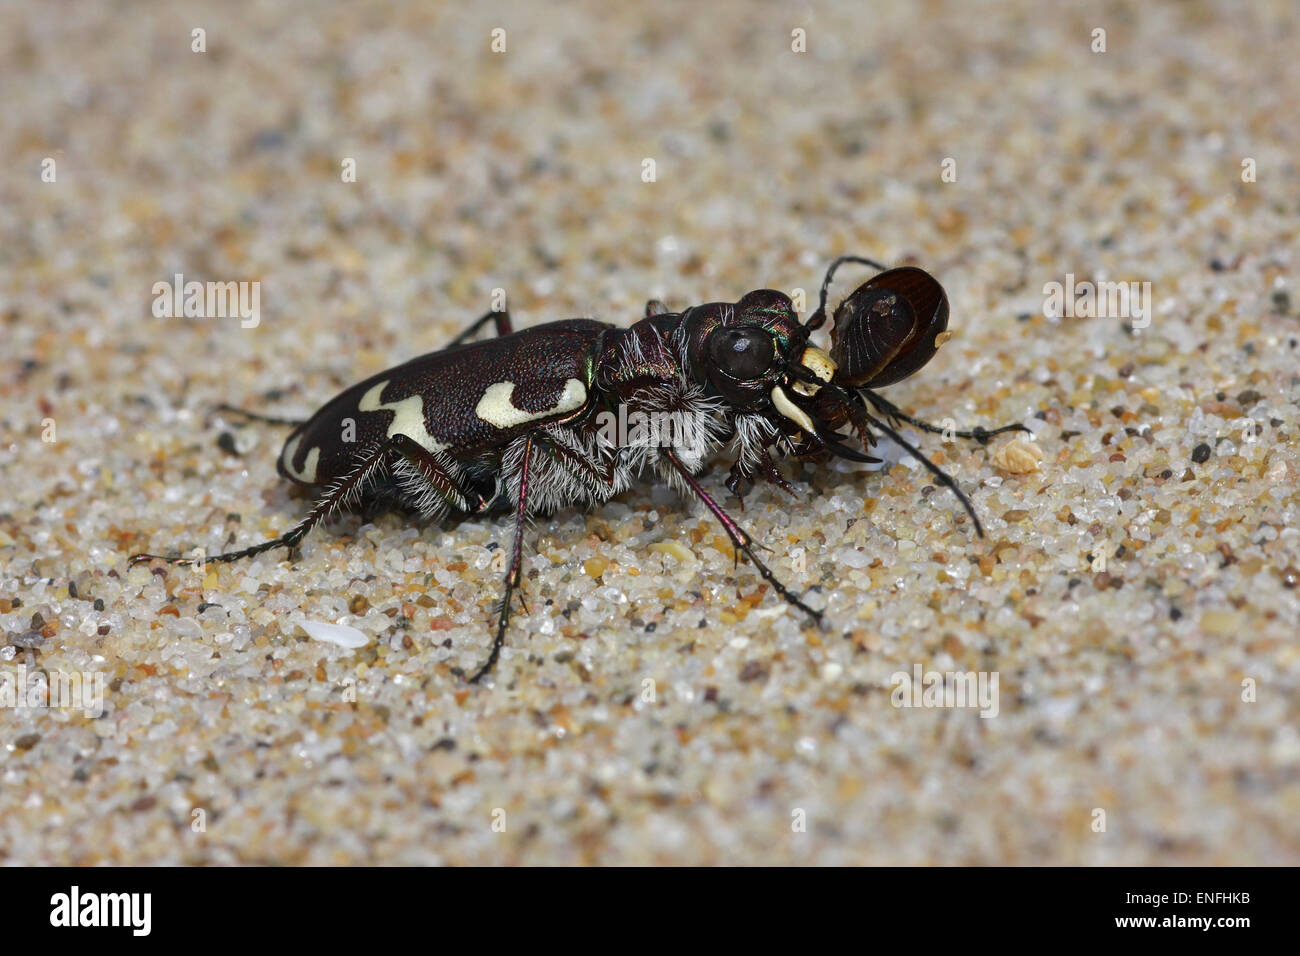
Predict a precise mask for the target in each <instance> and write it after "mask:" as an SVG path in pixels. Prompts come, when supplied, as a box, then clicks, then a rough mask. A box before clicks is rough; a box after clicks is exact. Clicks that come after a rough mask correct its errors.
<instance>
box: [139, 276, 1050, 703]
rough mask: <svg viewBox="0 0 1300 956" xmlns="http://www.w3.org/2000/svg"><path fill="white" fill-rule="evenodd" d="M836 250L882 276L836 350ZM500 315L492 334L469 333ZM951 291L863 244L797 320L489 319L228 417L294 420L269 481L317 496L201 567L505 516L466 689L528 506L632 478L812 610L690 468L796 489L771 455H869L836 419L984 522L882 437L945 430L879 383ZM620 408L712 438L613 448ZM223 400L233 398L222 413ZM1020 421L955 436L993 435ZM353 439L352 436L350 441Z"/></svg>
mask: <svg viewBox="0 0 1300 956" xmlns="http://www.w3.org/2000/svg"><path fill="white" fill-rule="evenodd" d="M846 262H854V263H860V264H863V265H867V266H871V267H872V268H875V269H879V270H882V271H881V272H880V274H878V275H876V276H875V277H874V278H872V279H870V280H868V281H867V282H866V283H864V284H863V285H861V286H859V287H858V289H857V290H856V291H854V292H853V293H852V294H851V295H850V296H848V297H847V298H846V299H845V300H844V301H843V302H842V303H841V304H840V305H839V307H838V308H836V310H835V312H834V315H833V322H832V326H831V330H830V338H831V351H830V354H827V353H826V352H824V351H822V350H821V349H820V348H817V347H816V346H813V345H811V344H809V337H810V336H811V334H812V333H813V332H814V331H816V330H817V329H819V328H820V327H821V326H822V325H824V324H825V322H826V295H827V290H828V289H829V288H830V284H831V280H832V278H833V277H834V275H835V271H836V269H838V268H839V267H840V266H841V265H842V264H844V263H846ZM489 322H493V323H495V325H496V330H497V333H498V337H497V338H491V339H484V340H480V341H470V340H471V339H472V338H473V336H474V334H475V333H476V332H477V331H478V330H479V329H481V328H482V327H483V326H485V325H487V324H488V323H489ZM947 327H948V298H947V296H946V295H945V293H944V291H943V287H942V286H940V285H939V283H938V282H937V281H936V280H935V279H934V278H933V277H932V276H931V275H930V274H929V273H927V272H925V271H923V270H921V269H917V268H914V267H910V266H907V267H902V268H896V269H889V270H885V267H884V266H882V265H880V264H878V263H876V262H873V261H871V260H870V259H863V258H860V257H857V256H842V257H840V258H839V259H836V260H835V261H834V262H833V263H832V264H831V266H830V268H829V269H828V270H827V272H826V277H825V279H824V280H823V282H822V287H821V297H820V300H819V303H818V306H817V310H816V311H815V312H813V314H812V315H811V316H810V317H809V319H808V321H807V322H806V323H804V324H800V322H799V319H798V317H797V316H796V314H795V312H794V309H793V306H792V303H791V301H790V299H789V298H788V297H787V296H786V295H784V294H783V293H781V292H776V291H773V290H771V289H760V290H758V291H755V292H750V293H749V294H748V295H746V296H744V297H743V298H741V299H740V301H739V302H735V303H731V302H712V303H709V304H707V305H698V306H694V307H691V308H688V309H687V310H686V311H684V312H681V313H671V312H669V311H668V310H667V308H666V307H665V306H664V305H663V304H662V303H660V302H657V301H651V302H650V303H649V304H648V305H647V306H646V314H645V318H644V319H642V320H641V321H639V322H637V323H636V324H634V325H633V326H631V327H630V328H627V329H622V328H618V327H616V326H613V325H609V324H607V323H604V322H598V321H595V320H592V319H568V320H564V321H559V322H548V323H545V324H543V325H538V326H534V327H532V328H528V329H523V330H521V331H518V332H515V331H514V330H513V329H512V328H511V324H510V316H509V313H507V312H489V313H488V314H487V315H485V316H483V317H482V318H481V319H479V320H478V321H477V322H475V323H474V324H473V325H471V326H470V327H469V328H468V329H466V330H465V331H464V332H463V333H461V334H460V335H459V336H457V337H456V339H454V340H453V341H452V342H451V344H450V345H448V346H447V347H446V348H444V349H442V350H440V351H437V352H431V353H429V354H428V355H423V356H421V357H419V358H417V359H413V360H411V361H410V362H407V363H406V364H404V365H399V366H397V367H396V368H393V369H390V370H388V371H386V372H381V373H380V374H378V375H375V376H373V377H371V378H369V379H367V380H365V381H364V382H361V383H360V384H358V385H354V386H352V387H351V388H349V389H347V390H346V391H345V392H343V393H342V394H340V395H338V396H337V397H336V398H334V399H333V400H331V401H330V402H329V403H327V404H326V405H325V406H324V407H323V408H321V409H320V411H318V412H316V414H314V415H312V416H311V417H310V418H308V419H307V420H306V421H289V420H285V419H276V418H269V417H267V416H262V415H254V414H251V413H248V412H242V411H241V410H239V409H230V410H232V411H236V412H240V413H241V414H244V415H246V416H248V417H249V418H253V419H257V420H261V421H267V422H272V423H277V424H287V425H293V426H294V430H293V432H292V434H290V436H289V438H288V440H287V441H286V442H285V445H284V449H283V450H282V451H281V453H280V459H279V463H278V468H279V471H280V474H281V475H282V476H284V477H285V478H287V479H289V480H290V481H293V482H296V483H297V484H300V485H305V486H308V487H311V488H316V489H323V491H322V494H321V497H320V499H319V500H318V502H317V504H316V505H315V507H313V508H312V510H311V511H310V512H309V513H308V514H307V516H306V517H305V518H303V519H302V521H300V522H299V523H298V524H297V525H296V526H295V527H294V528H293V529H292V530H290V531H289V532H287V533H286V534H284V535H281V536H280V537H278V538H275V539H272V540H270V541H265V542H263V543H262V544H258V545H254V546H253V547H250V548H244V549H243V550H241V551H231V552H228V553H226V554H218V555H215V556H212V557H209V558H206V559H182V558H177V557H164V556H161V555H153V554H138V555H135V556H134V557H133V558H132V559H131V563H132V564H134V563H135V562H137V561H144V560H149V559H151V558H162V560H166V561H169V562H172V563H175V564H190V563H193V560H208V561H234V560H237V559H239V558H245V557H250V556H252V555H255V554H260V553H262V552H264V551H269V550H271V549H273V548H289V549H292V548H293V547H295V546H296V545H297V544H298V543H299V542H300V541H302V539H303V538H304V537H305V536H306V535H307V533H308V532H309V531H310V530H311V529H312V528H313V527H315V526H316V525H317V524H319V523H320V522H321V521H323V520H325V519H326V518H327V517H329V516H330V515H331V514H333V513H335V512H336V511H338V510H341V509H344V508H347V507H349V506H351V505H354V504H356V503H358V502H361V501H365V502H374V501H380V500H384V499H388V500H392V501H395V502H397V503H398V504H400V505H403V506H405V507H407V508H410V509H413V510H415V511H416V512H418V513H419V514H421V515H422V516H424V517H427V518H435V517H441V516H444V515H453V516H464V515H476V514H483V513H485V512H497V511H505V510H510V511H513V513H514V516H515V521H514V538H513V545H512V549H511V552H510V560H509V566H508V569H507V571H506V579H505V594H504V597H503V599H502V602H501V606H500V609H499V611H498V614H497V629H496V637H495V639H494V641H493V643H492V649H491V652H490V653H489V655H488V657H487V660H486V661H485V662H484V663H483V665H482V666H481V667H480V668H479V669H478V670H477V671H475V672H474V674H473V675H472V676H471V677H470V678H469V680H470V681H471V682H475V681H478V680H479V679H480V678H482V677H483V676H484V675H485V674H487V673H488V672H489V671H490V670H491V669H492V666H493V665H494V664H495V663H496V660H497V657H498V655H499V654H500V652H501V647H502V645H503V643H504V642H505V635H506V628H507V625H508V623H509V618H510V605H511V598H512V597H513V595H514V591H515V589H516V588H517V587H518V586H519V580H520V568H521V565H522V562H523V530H524V526H525V519H526V518H527V516H529V515H530V514H538V513H543V514H544V513H549V512H551V511H554V510H555V509H557V508H560V507H563V506H568V505H575V506H579V507H591V506H594V505H597V504H599V503H601V502H604V501H606V500H608V499H609V498H611V497H613V496H614V495H616V494H618V493H619V492H621V491H623V490H624V489H625V488H627V487H628V486H629V485H630V484H631V483H632V480H633V479H634V478H635V477H636V476H637V475H639V474H641V473H642V472H643V471H646V470H649V471H651V472H653V473H655V474H657V475H658V476H659V477H660V478H662V479H664V480H666V481H668V482H669V483H671V484H673V485H675V486H677V487H678V488H680V489H682V490H684V491H688V492H690V493H691V494H693V495H694V496H695V497H697V498H698V499H699V500H700V501H702V502H703V503H704V505H705V507H707V508H708V509H709V510H710V511H711V512H712V513H713V515H714V517H715V518H717V520H718V521H719V523H720V524H721V525H722V527H723V529H724V530H725V531H726V533H727V536H728V537H729V538H730V539H731V543H732V545H733V546H734V547H735V548H736V550H737V552H738V553H743V554H744V555H745V557H746V558H748V559H749V560H750V561H751V562H752V563H753V565H754V567H755V568H756V569H757V570H758V573H759V574H760V575H761V576H762V577H763V579H764V580H765V581H767V582H768V583H769V584H770V585H771V586H772V587H773V588H774V589H775V590H776V592H777V593H778V594H779V595H780V596H781V597H782V598H783V599H785V601H787V602H788V603H790V604H792V605H794V606H795V607H797V608H798V609H799V610H801V611H803V612H804V613H805V614H807V615H808V616H809V617H811V618H812V619H814V620H815V621H817V622H820V620H821V612H820V611H816V610H813V609H812V608H810V607H809V606H808V605H807V604H805V603H804V602H803V601H802V600H801V599H800V598H799V597H798V596H797V595H795V594H794V593H793V592H791V591H790V590H789V589H788V588H787V587H786V586H785V585H784V584H782V583H781V582H780V581H779V580H777V578H776V576H775V575H774V574H773V573H772V571H771V570H770V569H769V568H768V567H767V565H765V564H764V563H763V562H762V561H761V560H759V558H758V556H757V555H756V554H755V553H754V547H753V539H752V538H751V537H750V535H749V534H748V533H747V532H745V531H744V530H743V529H742V528H741V527H740V526H739V525H738V524H737V523H736V522H735V521H734V520H733V519H732V518H731V516H730V515H728V514H727V512H726V511H724V510H723V509H722V507H721V506H719V504H718V503H717V502H716V501H714V499H713V498H712V497H711V496H710V495H709V494H708V492H706V491H705V490H704V489H703V488H702V487H701V486H700V484H699V482H698V481H697V480H696V479H697V476H698V475H699V473H700V472H701V470H702V469H703V467H704V464H705V461H706V460H707V458H708V457H709V455H710V454H711V453H712V452H713V451H714V450H716V449H717V448H719V447H720V446H721V445H723V444H724V443H727V442H730V443H731V444H732V446H733V447H734V449H735V453H736V460H735V464H734V465H732V468H731V473H730V476H729V477H728V479H727V482H726V484H727V487H728V488H729V489H730V490H731V491H732V492H733V493H734V494H736V495H737V496H738V497H741V498H742V502H743V495H744V494H745V493H746V492H747V491H748V490H749V489H750V488H751V487H752V485H753V481H754V480H755V479H762V480H766V481H770V482H772V483H774V484H776V485H777V486H778V487H780V488H782V489H783V490H785V491H787V492H789V493H791V494H793V493H794V491H793V489H792V488H791V486H790V484H789V482H787V481H786V479H785V477H784V476H783V475H782V473H781V471H780V470H779V468H778V467H777V465H776V464H775V462H774V461H773V459H772V455H771V451H772V449H773V448H776V449H778V450H779V451H780V452H784V453H786V454H789V455H792V456H794V457H795V458H796V459H798V460H801V461H812V462H824V461H827V460H829V459H830V458H831V457H832V456H835V457H840V458H847V459H850V460H853V461H863V462H876V461H878V459H875V458H872V457H870V456H869V455H866V454H863V453H862V452H859V451H855V450H854V449H852V448H849V447H848V446H846V445H845V444H844V442H845V441H846V440H847V439H848V436H847V435H845V434H842V433H841V432H840V429H841V428H848V429H849V430H850V431H851V432H852V433H853V435H855V436H856V437H857V439H858V441H859V442H860V443H861V444H862V446H863V448H864V449H868V448H870V447H871V446H872V445H874V444H875V443H876V440H877V433H880V434H885V435H888V436H889V437H890V438H892V439H893V440H894V441H895V442H897V443H898V444H899V445H900V446H902V447H903V448H904V449H905V450H906V451H908V452H909V453H910V454H911V455H913V456H914V457H915V458H917V459H918V460H919V461H920V462H921V463H923V464H924V466H925V467H926V468H927V469H928V470H929V471H930V473H931V474H932V475H934V477H935V479H936V480H937V481H938V482H939V483H940V484H942V485H944V486H945V487H948V488H950V489H952V491H953V492H954V493H955V494H956V495H957V497H958V499H959V500H960V501H961V503H962V505H963V506H964V507H965V509H966V511H967V512H968V513H969V514H970V516H971V519H972V521H973V522H974V525H975V529H976V532H977V533H979V534H981V535H982V534H983V530H982V528H981V527H980V524H979V519H978V518H977V517H976V515H975V511H974V509H973V508H972V507H971V505H970V502H969V500H968V499H967V498H966V496H965V495H964V494H962V492H961V490H960V489H959V488H958V487H957V485H956V484H955V483H954V482H953V480H952V479H951V478H950V477H949V476H948V475H946V474H945V473H944V472H943V471H942V470H941V469H939V468H938V467H937V466H936V465H934V464H933V463H932V462H930V461H929V460H928V459H926V458H925V456H924V455H922V454H921V452H920V451H918V450H917V449H916V448H914V447H913V446H912V445H910V444H909V443H908V442H907V441H905V440H904V439H903V438H902V437H901V436H900V435H899V434H898V433H897V432H896V431H895V430H894V427H893V426H897V425H898V424H899V423H900V422H908V423H910V424H913V425H915V426H917V427H918V428H920V429H922V430H924V431H929V432H939V431H941V430H940V429H938V428H936V427H935V426H933V425H929V424H926V423H925V422H921V421H917V420H916V419H914V418H912V417H910V416H908V415H905V414H904V413H903V412H901V411H900V410H899V409H898V408H896V407H895V406H894V405H892V404H891V403H890V402H888V401H886V400H885V399H884V398H882V397H881V396H879V395H877V394H876V393H875V391H874V390H875V389H877V388H880V387H881V386H884V385H890V384H893V383H894V382H897V381H899V380H900V379H902V378H905V377H906V376H908V375H911V374H912V373H913V372H915V371H916V370H917V369H919V368H921V366H923V365H925V363H926V362H928V361H929V360H930V359H931V358H932V357H933V356H934V354H935V352H936V351H937V349H938V347H939V346H940V344H942V341H943V337H944V333H945V331H946V329H947ZM620 405H622V406H623V407H624V409H625V411H626V410H631V411H636V412H640V413H642V414H658V415H663V414H675V415H678V416H681V417H684V418H687V419H689V420H692V421H694V422H695V423H696V425H697V428H698V429H699V433H702V434H703V435H704V436H705V440H704V441H703V442H702V443H701V442H694V443H692V444H689V445H685V444H680V443H678V444H673V443H661V444H658V445H656V444H655V443H645V442H635V443H632V442H625V443H620V442H618V441H610V440H608V438H607V433H605V432H603V431H602V430H601V429H600V428H599V427H598V424H597V422H598V419H600V418H601V415H600V413H602V412H604V413H611V412H614V410H615V409H617V408H618V407H619V406H620ZM226 407H227V408H228V406H226ZM1013 429H1020V430H1026V429H1023V426H1020V425H1009V426H1006V427H1004V428H999V429H995V430H992V431H987V430H985V429H983V428H976V429H973V430H971V431H966V432H956V433H955V434H956V435H958V436H960V437H962V438H972V439H975V440H977V441H981V442H983V441H987V440H988V438H990V437H991V436H993V435H996V434H999V433H1001V432H1005V431H1010V430H1013ZM345 439H346V440H345Z"/></svg>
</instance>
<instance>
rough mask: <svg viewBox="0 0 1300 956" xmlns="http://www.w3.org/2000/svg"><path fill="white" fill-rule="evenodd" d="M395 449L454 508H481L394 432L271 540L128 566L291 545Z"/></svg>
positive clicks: (227, 557)
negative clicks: (247, 545)
mask: <svg viewBox="0 0 1300 956" xmlns="http://www.w3.org/2000/svg"><path fill="white" fill-rule="evenodd" d="M393 453H397V454H399V455H401V456H402V457H403V458H405V459H406V460H407V461H409V462H411V464H412V465H413V467H414V468H415V469H416V471H417V472H418V473H419V474H420V475H421V476H422V477H424V478H425V479H427V480H428V482H429V484H430V486H431V487H432V488H433V489H434V491H435V492H436V493H438V494H439V495H441V496H443V497H445V498H446V500H447V503H448V504H449V505H451V506H452V507H454V508H458V509H460V510H462V511H467V512H468V511H470V510H471V508H470V507H469V506H472V505H474V504H475V503H477V504H478V505H479V508H478V510H481V506H482V499H481V498H479V496H478V495H477V494H474V493H473V492H468V493H467V492H466V491H465V490H464V489H461V488H459V487H457V485H456V482H455V479H453V478H452V476H450V475H448V474H447V472H446V471H445V470H444V469H443V468H442V466H441V465H439V464H438V461H437V459H435V458H434V457H433V456H432V455H430V454H429V453H428V452H427V451H425V449H424V448H422V447H421V446H420V445H418V444H416V442H415V441H414V440H413V439H411V438H408V437H407V436H406V435H394V436H393V437H392V438H390V439H388V440H387V441H385V442H384V443H382V444H380V445H378V446H376V447H375V449H374V450H373V451H371V452H369V453H366V454H363V455H361V456H360V457H359V458H358V461H357V465H356V467H355V468H353V470H352V472H351V473H350V474H349V475H348V476H347V477H345V478H343V479H342V480H341V481H338V482H336V483H335V484H334V485H332V486H331V487H330V489H329V490H328V491H326V492H325V494H324V495H322V496H321V498H320V500H319V501H317V502H316V505H315V507H313V508H312V510H311V511H310V512H309V513H308V514H307V516H306V517H305V518H303V519H302V520H301V521H300V522H298V524H296V525H295V526H294V527H293V528H292V529H290V530H289V531H288V532H287V533H285V534H283V535H281V536H280V537H278V538H272V539H271V540H270V541H263V542H262V543H261V544H255V545H253V546H252V547H251V548H244V549H242V550H240V551H227V552H226V553H224V554H214V555H212V556H210V557H204V558H201V559H200V558H168V557H165V556H164V555H161V554H136V555H132V556H131V559H130V561H129V562H128V565H129V566H133V565H136V564H139V563H140V562H141V561H148V560H150V559H153V558H158V559H160V560H163V561H166V562H167V563H168V564H179V565H191V564H198V563H200V561H215V562H221V563H226V562H230V561H238V560H240V559H241V558H251V557H253V556H254V555H257V554H262V553H263V552H266V551H271V550H273V549H275V548H293V547H295V546H296V545H297V544H299V542H301V541H302V539H303V538H305V537H307V534H308V532H310V531H311V529H312V528H314V527H316V525H318V524H320V523H321V522H322V521H324V520H325V519H326V518H328V517H329V516H330V515H331V514H333V513H334V512H335V511H337V510H339V509H340V508H341V507H343V505H344V504H345V503H346V502H347V500H348V499H349V498H351V497H353V496H354V495H356V494H358V493H360V491H361V490H362V489H363V488H364V487H365V486H366V484H367V483H368V482H369V481H370V479H372V478H373V477H374V476H375V474H376V472H378V471H379V470H380V469H381V468H382V467H383V466H384V465H385V464H386V463H387V461H388V459H389V457H390V456H391V455H392V454H393Z"/></svg>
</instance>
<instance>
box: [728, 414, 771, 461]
mask: <svg viewBox="0 0 1300 956" xmlns="http://www.w3.org/2000/svg"><path fill="white" fill-rule="evenodd" d="M735 424H736V436H735V438H733V439H732V446H733V447H734V448H735V450H736V462H737V464H739V465H740V466H741V470H742V471H744V472H746V473H747V474H751V473H753V472H754V471H755V470H756V469H757V468H758V464H759V460H760V458H761V456H762V454H763V452H764V451H765V450H767V448H768V447H769V446H770V445H771V444H772V443H773V442H774V441H776V439H777V435H778V433H777V430H776V426H775V425H773V424H772V423H771V422H770V421H768V420H767V418H765V417H764V416H762V415H737V416H736V423H735Z"/></svg>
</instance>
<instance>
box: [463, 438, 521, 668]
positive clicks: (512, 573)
mask: <svg viewBox="0 0 1300 956" xmlns="http://www.w3.org/2000/svg"><path fill="white" fill-rule="evenodd" d="M533 441H534V438H533V436H532V435H526V436H525V437H524V453H523V456H522V459H521V461H520V465H519V494H518V499H519V500H518V501H517V502H515V539H514V546H513V547H512V549H511V554H510V567H509V568H508V569H507V570H506V593H505V597H504V598H502V600H501V610H500V612H499V614H498V615H497V633H496V638H495V639H494V640H493V641H492V652H491V653H490V654H488V659H487V660H486V661H484V663H483V666H482V667H480V668H479V669H478V670H477V671H475V672H474V676H473V677H471V678H470V679H469V682H470V683H471V684H477V683H478V682H479V680H480V679H481V678H482V677H483V675H485V674H486V673H487V672H488V671H490V670H491V669H492V666H493V665H494V664H496V662H497V657H499V656H500V654H501V646H502V645H503V644H505V641H506V626H507V625H508V624H509V623H510V599H511V597H513V596H514V592H515V588H517V587H519V570H520V568H521V566H522V565H523V561H524V527H525V523H526V521H525V519H526V518H527V516H528V478H529V471H530V466H531V464H532V457H533Z"/></svg>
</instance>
